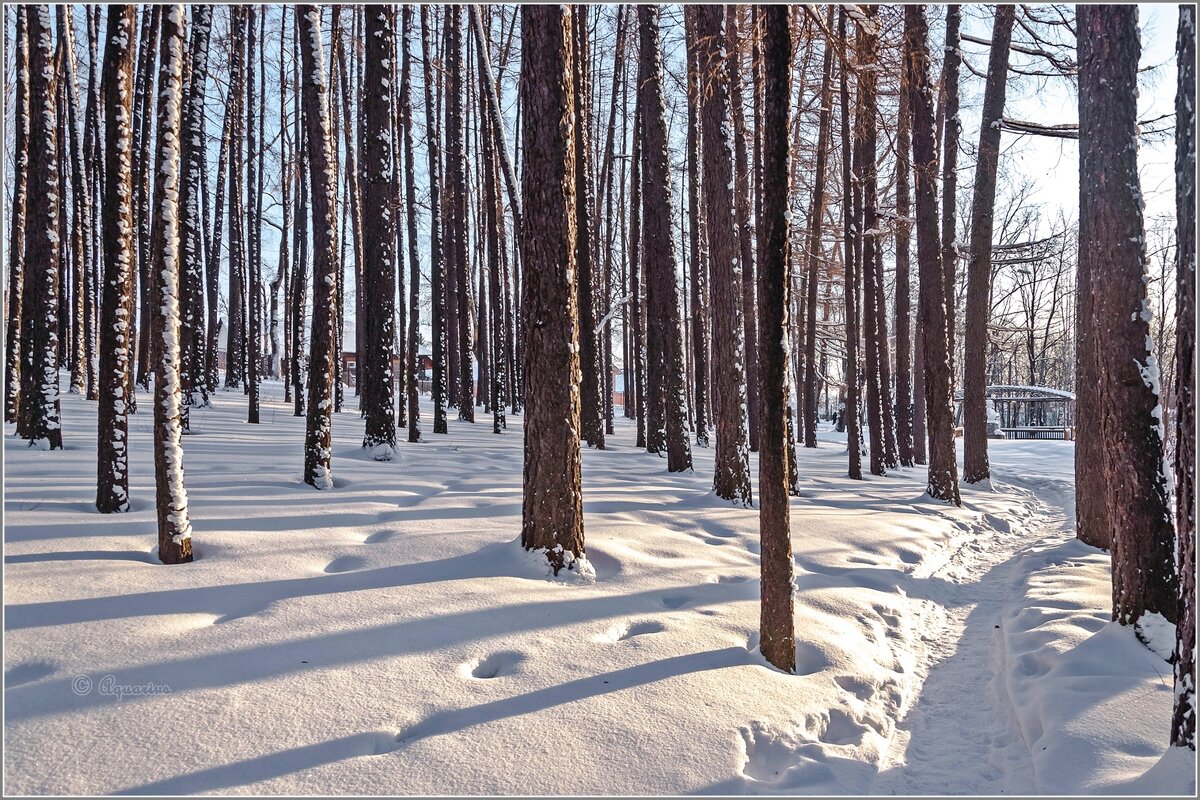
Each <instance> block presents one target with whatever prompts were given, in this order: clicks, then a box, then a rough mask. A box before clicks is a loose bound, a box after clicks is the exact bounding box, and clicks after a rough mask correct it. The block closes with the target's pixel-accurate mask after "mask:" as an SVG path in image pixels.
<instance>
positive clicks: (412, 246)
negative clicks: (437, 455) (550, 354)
mask: <svg viewBox="0 0 1200 800" xmlns="http://www.w3.org/2000/svg"><path fill="white" fill-rule="evenodd" d="M412 12H413V10H412V6H411V5H407V4H406V5H405V6H404V10H403V12H402V19H401V23H402V26H403V32H402V35H401V40H400V48H401V53H400V122H401V125H402V127H403V129H404V203H405V208H406V210H407V212H408V213H407V215H406V217H407V219H406V221H407V223H408V265H409V277H408V292H409V295H408V297H409V299H408V304H409V313H408V348H409V352H408V359H407V361H406V363H405V369H406V370H407V371H408V380H407V387H408V398H407V400H408V441H410V442H419V441H421V406H420V386H419V385H418V383H417V373H418V372H419V371H420V369H421V365H420V360H421V357H420V354H419V352H418V348H417V336H418V333H419V330H420V328H419V326H420V322H421V309H420V306H419V305H418V301H419V300H420V288H421V259H420V257H419V255H418V252H417V179H416V166H415V161H414V154H413V153H414V148H413V109H412V80H411V77H410V76H411V73H412V63H411V58H410V56H409V52H408V43H409V36H410V34H411V33H412V27H413V22H412Z"/></svg>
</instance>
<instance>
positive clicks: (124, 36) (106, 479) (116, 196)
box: [96, 6, 137, 514]
mask: <svg viewBox="0 0 1200 800" xmlns="http://www.w3.org/2000/svg"><path fill="white" fill-rule="evenodd" d="M135 16H136V12H135V10H134V6H109V8H108V32H107V35H106V36H105V38H104V42H105V44H104V77H103V79H102V80H103V84H104V86H103V93H104V98H105V113H104V124H105V137H104V141H105V146H106V152H105V158H104V169H105V172H106V175H105V179H104V205H103V209H104V210H103V214H104V224H103V226H102V228H103V230H104V280H103V282H102V284H101V301H100V372H99V375H100V400H99V403H98V405H97V409H96V415H97V437H96V451H97V461H96V509H97V510H98V511H99V512H100V513H102V514H110V513H113V512H117V511H128V510H129V421H128V414H129V397H130V395H131V394H132V389H133V387H132V386H131V385H130V382H129V361H130V358H131V356H132V354H133V335H134V334H133V324H132V323H133V270H134V267H135V265H136V262H137V257H136V255H135V251H134V239H133V169H132V162H133V150H132V147H131V145H132V138H133V137H132V122H131V119H130V117H131V115H132V113H133V109H132V104H131V98H130V92H131V90H132V84H133V75H132V73H133V64H134V59H133V32H134V22H135Z"/></svg>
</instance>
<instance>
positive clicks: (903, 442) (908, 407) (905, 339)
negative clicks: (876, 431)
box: [896, 78, 914, 467]
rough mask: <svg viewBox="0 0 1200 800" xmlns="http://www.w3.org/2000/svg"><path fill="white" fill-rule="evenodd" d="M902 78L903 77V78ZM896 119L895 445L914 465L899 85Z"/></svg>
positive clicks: (904, 103) (908, 148)
mask: <svg viewBox="0 0 1200 800" xmlns="http://www.w3.org/2000/svg"><path fill="white" fill-rule="evenodd" d="M902 80H903V78H902ZM898 117H899V119H898V120H897V122H896V449H897V455H898V456H899V458H900V466H902V467H911V466H912V465H913V463H914V453H913V408H912V395H913V389H912V327H911V326H912V299H911V291H912V289H911V277H910V274H909V266H910V260H909V259H910V256H911V249H912V247H911V231H912V227H911V225H912V192H911V188H910V185H909V179H910V177H911V174H912V165H911V163H910V158H911V156H912V112H911V111H910V110H909V107H908V92H907V91H906V90H905V88H904V87H903V85H901V89H900V110H899V114H898Z"/></svg>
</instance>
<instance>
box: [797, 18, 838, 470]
mask: <svg viewBox="0 0 1200 800" xmlns="http://www.w3.org/2000/svg"><path fill="white" fill-rule="evenodd" d="M825 24H826V27H828V28H832V27H833V6H830V7H829V12H828V15H827V17H826V23H825ZM821 74H822V79H821V114H820V120H819V122H818V132H817V163H816V172H815V173H814V175H813V192H812V205H811V206H810V208H809V222H808V246H807V248H806V249H807V251H808V253H807V256H808V268H807V274H808V285H807V286H806V287H805V288H806V297H805V305H806V307H807V312H806V313H805V317H804V322H805V328H804V397H803V403H804V405H803V408H804V414H803V417H804V446H805V447H816V446H817V284H818V283H819V282H820V279H819V276H820V252H821V226H822V224H823V218H824V216H825V163H826V153H827V152H828V150H829V136H830V128H831V126H832V117H833V91H832V86H833V83H832V77H833V48H832V47H830V46H826V47H825V63H824V67H823V69H822V71H821ZM821 377H822V378H824V375H822V376H821Z"/></svg>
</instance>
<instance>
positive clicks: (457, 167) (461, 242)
mask: <svg viewBox="0 0 1200 800" xmlns="http://www.w3.org/2000/svg"><path fill="white" fill-rule="evenodd" d="M446 14H447V20H446V27H447V36H446V47H447V49H448V51H449V52H448V53H447V54H446V58H447V62H446V64H447V66H446V98H447V99H446V190H447V191H446V193H447V200H448V204H449V211H450V213H449V216H448V218H447V220H446V223H447V224H446V228H447V233H448V234H449V240H450V242H451V244H452V245H453V246H452V247H451V248H450V259H449V268H450V270H451V271H452V272H453V275H454V286H453V294H448V297H453V298H454V299H453V302H454V304H455V310H456V320H455V322H456V323H457V331H458V341H457V345H458V348H457V354H458V362H457V366H458V375H457V379H458V418H459V419H461V420H463V421H465V422H474V421H475V359H474V347H473V343H472V337H471V305H472V302H471V271H470V259H469V257H468V252H467V243H468V237H467V178H466V160H467V155H466V149H465V144H464V138H465V137H464V131H463V127H464V125H463V91H464V87H463V85H462V78H463V75H465V74H466V69H465V67H464V64H463V56H462V8H461V7H460V6H446Z"/></svg>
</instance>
